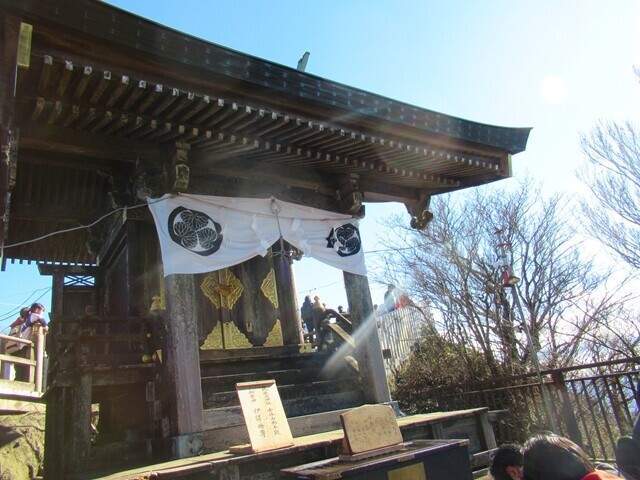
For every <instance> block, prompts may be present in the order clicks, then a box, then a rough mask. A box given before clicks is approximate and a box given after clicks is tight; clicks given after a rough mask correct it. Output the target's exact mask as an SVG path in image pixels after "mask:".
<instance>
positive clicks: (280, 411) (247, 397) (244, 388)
mask: <svg viewBox="0 0 640 480" xmlns="http://www.w3.org/2000/svg"><path fill="white" fill-rule="evenodd" d="M236 390H237V392H238V397H239V398H240V406H241V407H242V414H243V416H244V421H245V423H246V424H247V430H248V431H249V440H250V442H251V448H250V450H251V452H253V453H257V452H264V451H267V450H275V449H278V448H285V447H290V446H292V445H293V437H292V436H291V430H290V429H289V423H288V422H287V416H286V415H285V413H284V408H283V407H282V401H281V400H280V395H279V394H278V388H277V387H276V381H275V380H265V381H261V382H244V383H237V384H236Z"/></svg>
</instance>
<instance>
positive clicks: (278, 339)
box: [264, 319, 284, 347]
mask: <svg viewBox="0 0 640 480" xmlns="http://www.w3.org/2000/svg"><path fill="white" fill-rule="evenodd" d="M282 345H284V341H283V340H282V327H281V326H280V320H279V319H276V323H275V325H274V326H273V328H272V329H271V331H270V332H269V336H268V337H267V341H266V342H264V346H265V347H281V346H282Z"/></svg>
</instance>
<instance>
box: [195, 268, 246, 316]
mask: <svg viewBox="0 0 640 480" xmlns="http://www.w3.org/2000/svg"><path fill="white" fill-rule="evenodd" d="M200 289H201V290H202V293H204V295H205V296H206V297H207V298H208V299H209V300H210V301H211V303H213V304H214V305H215V307H216V308H218V309H219V308H226V309H228V310H231V309H232V308H233V306H234V305H235V304H236V302H237V301H238V299H239V298H240V297H241V296H242V292H243V291H244V287H243V286H242V282H240V280H239V279H238V277H236V276H235V275H234V274H233V272H232V271H231V270H229V269H228V268H225V269H223V270H218V271H217V272H211V273H209V274H208V275H207V276H206V277H204V280H203V281H202V283H201V284H200Z"/></svg>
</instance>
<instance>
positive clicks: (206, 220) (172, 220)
mask: <svg viewBox="0 0 640 480" xmlns="http://www.w3.org/2000/svg"><path fill="white" fill-rule="evenodd" d="M168 231H169V236H170V237H171V240H173V241H174V242H175V243H177V244H178V245H180V246H181V247H183V248H186V249H187V250H189V251H190V252H193V253H196V254H198V255H202V256H205V257H206V256H208V255H211V254H213V253H215V252H217V251H218V250H219V249H220V245H221V244H222V226H221V225H220V224H219V223H218V222H214V221H213V219H212V218H211V217H210V216H209V215H207V214H206V213H202V212H199V211H197V210H190V209H187V208H184V207H177V208H175V209H174V210H173V211H172V212H171V213H170V214H169V220H168Z"/></svg>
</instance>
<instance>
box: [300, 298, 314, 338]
mask: <svg viewBox="0 0 640 480" xmlns="http://www.w3.org/2000/svg"><path fill="white" fill-rule="evenodd" d="M300 317H301V318H302V324H303V325H304V326H305V328H306V329H307V333H311V332H313V330H314V325H313V304H312V303H311V295H307V296H306V297H304V302H303V303H302V307H300Z"/></svg>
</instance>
